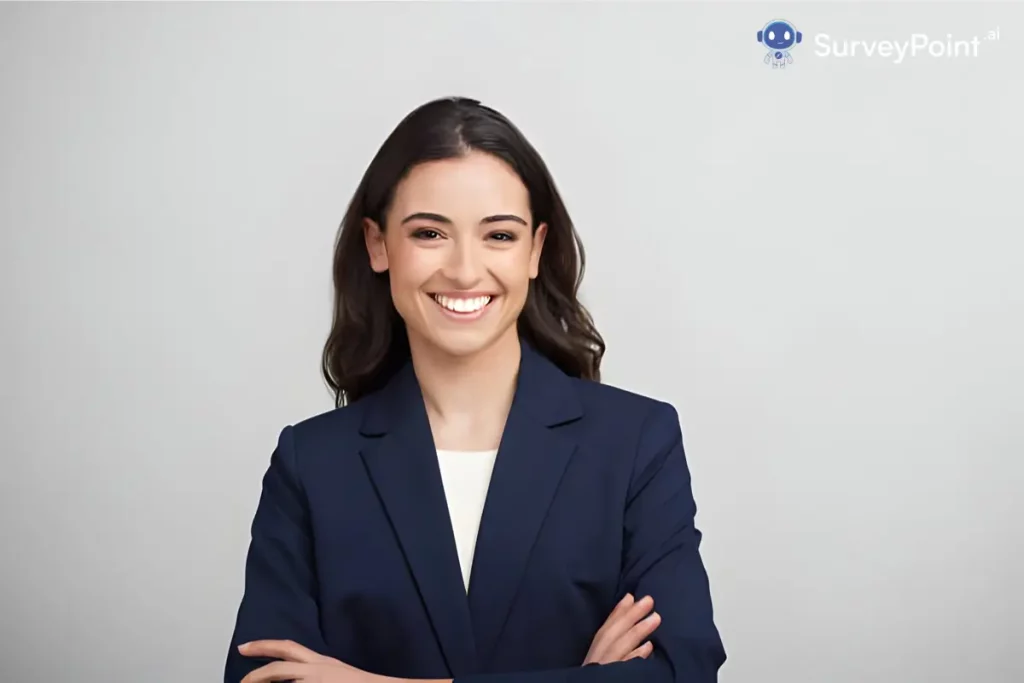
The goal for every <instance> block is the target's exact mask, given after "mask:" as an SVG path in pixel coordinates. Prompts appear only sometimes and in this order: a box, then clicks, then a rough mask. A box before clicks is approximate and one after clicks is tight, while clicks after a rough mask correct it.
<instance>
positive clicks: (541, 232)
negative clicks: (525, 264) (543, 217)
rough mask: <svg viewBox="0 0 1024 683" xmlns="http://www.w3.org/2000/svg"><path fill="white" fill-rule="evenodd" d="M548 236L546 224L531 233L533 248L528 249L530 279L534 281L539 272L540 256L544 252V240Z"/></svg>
mask: <svg viewBox="0 0 1024 683" xmlns="http://www.w3.org/2000/svg"><path fill="white" fill-rule="evenodd" d="M547 236H548V224H547V223H541V224H540V225H538V226H537V229H536V230H534V231H533V246H532V247H531V248H530V279H531V280H533V279H536V277H537V274H538V273H539V272H540V255H541V252H542V251H544V239H545V238H546V237H547Z"/></svg>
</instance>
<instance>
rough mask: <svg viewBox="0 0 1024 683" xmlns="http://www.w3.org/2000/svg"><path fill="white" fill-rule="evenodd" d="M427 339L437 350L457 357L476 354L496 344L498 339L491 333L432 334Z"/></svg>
mask: <svg viewBox="0 0 1024 683" xmlns="http://www.w3.org/2000/svg"><path fill="white" fill-rule="evenodd" d="M458 337H461V338H458ZM426 339H427V342H428V343H429V344H430V345H431V346H433V347H434V348H435V349H436V350H437V351H440V352H441V353H443V354H445V355H447V356H453V357H456V358H466V357H468V356H474V355H476V354H478V353H480V352H482V351H486V350H487V349H488V348H489V347H490V346H492V345H493V344H494V342H495V341H497V340H496V338H494V337H491V336H490V335H488V336H486V337H483V336H481V337H476V336H475V335H448V334H442V335H430V336H428V337H427V338H426Z"/></svg>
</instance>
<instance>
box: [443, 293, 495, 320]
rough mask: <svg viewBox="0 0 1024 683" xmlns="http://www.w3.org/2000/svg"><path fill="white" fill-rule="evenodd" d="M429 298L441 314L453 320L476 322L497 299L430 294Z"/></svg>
mask: <svg viewBox="0 0 1024 683" xmlns="http://www.w3.org/2000/svg"><path fill="white" fill-rule="evenodd" d="M430 298H431V299H433V300H434V303H436V304H437V305H438V307H439V308H440V309H441V311H442V312H443V313H445V314H446V315H447V316H449V317H451V318H454V319H455V320H464V321H465V320H476V319H477V318H479V317H480V316H482V315H483V314H484V313H485V312H486V311H487V310H488V308H490V305H491V304H492V303H493V302H494V300H495V299H497V298H498V297H497V296H496V295H494V294H478V295H474V296H465V295H459V296H456V295H447V294H431V295H430Z"/></svg>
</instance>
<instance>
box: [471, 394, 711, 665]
mask: <svg viewBox="0 0 1024 683" xmlns="http://www.w3.org/2000/svg"><path fill="white" fill-rule="evenodd" d="M696 513H697V506H696V503H695V502H694V498H693V493H692V487H691V484H690V472H689V467H688V466H687V464H686V456H685V454H684V451H683V436H682V430H681V428H680V425H679V416H678V414H677V412H676V410H675V408H673V407H672V406H671V405H669V404H667V403H661V402H659V403H657V404H656V407H655V409H654V411H653V412H652V414H651V415H650V416H649V417H648V418H647V420H646V422H645V423H644V426H643V428H642V433H641V436H640V443H639V446H638V448H637V454H636V461H635V464H634V467H633V474H632V480H631V482H630V486H629V492H628V496H627V500H626V509H625V529H624V540H625V545H624V548H623V575H622V586H623V591H624V592H630V593H632V594H633V595H635V596H636V597H637V598H641V597H643V596H645V595H650V596H651V597H653V598H654V609H655V611H656V612H658V614H660V615H661V618H662V619H661V624H660V625H659V626H658V629H657V630H656V631H655V632H654V634H653V635H652V636H651V641H652V642H653V644H654V653H653V654H652V655H651V656H650V657H648V658H647V659H632V660H629V661H627V662H618V663H615V664H608V665H605V666H586V667H579V668H574V669H560V670H550V671H533V672H523V673H511V674H490V675H487V674H485V675H480V676H464V677H459V678H457V679H455V683H717V680H718V671H719V669H720V668H721V666H722V665H723V664H724V663H725V659H726V655H725V649H724V647H723V644H722V640H721V638H720V636H719V633H718V629H717V627H716V626H715V623H714V618H713V610H712V605H711V591H710V586H709V582H708V577H707V572H706V570H705V568H704V563H703V561H702V560H701V557H700V552H699V546H700V541H701V533H700V531H698V530H697V528H696V527H695V525H694V518H695V516H696Z"/></svg>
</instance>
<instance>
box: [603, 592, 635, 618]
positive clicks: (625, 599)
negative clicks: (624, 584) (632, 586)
mask: <svg viewBox="0 0 1024 683" xmlns="http://www.w3.org/2000/svg"><path fill="white" fill-rule="evenodd" d="M634 602H635V599H634V598H633V594H632V593H626V594H625V595H624V596H622V599H621V600H619V603H618V604H617V605H615V609H613V610H612V612H611V614H609V615H608V619H605V621H609V620H611V619H614V618H616V617H618V616H621V615H623V614H625V613H626V611H627V610H628V609H629V608H630V607H632V606H633V603H634Z"/></svg>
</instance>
